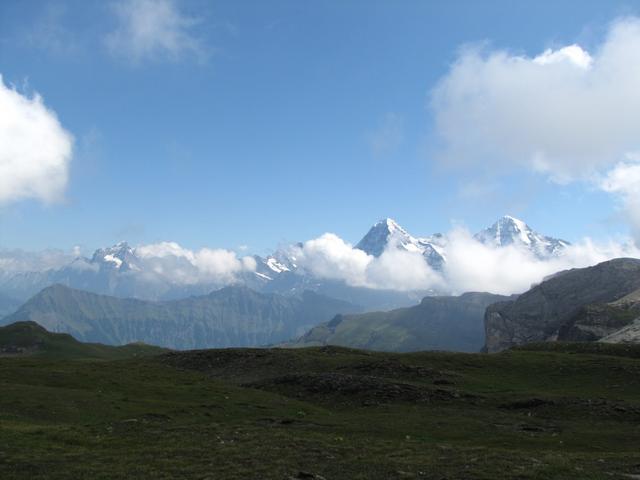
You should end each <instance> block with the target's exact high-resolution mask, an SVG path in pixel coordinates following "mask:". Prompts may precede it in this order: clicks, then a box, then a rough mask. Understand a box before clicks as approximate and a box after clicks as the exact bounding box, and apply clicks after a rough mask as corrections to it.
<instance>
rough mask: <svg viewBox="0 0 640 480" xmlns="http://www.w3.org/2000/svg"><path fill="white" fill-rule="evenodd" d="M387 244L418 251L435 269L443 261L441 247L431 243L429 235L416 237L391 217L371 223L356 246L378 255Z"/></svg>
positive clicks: (409, 250)
mask: <svg viewBox="0 0 640 480" xmlns="http://www.w3.org/2000/svg"><path fill="white" fill-rule="evenodd" d="M389 246H391V247H395V248H398V249H400V250H406V251H407V252H415V253H419V254H421V255H423V256H424V257H425V259H426V260H427V263H429V265H431V266H432V267H433V268H436V269H439V268H441V267H442V264H443V262H444V256H443V252H442V249H441V247H440V246H439V245H437V244H435V243H433V242H432V241H431V238H430V237H427V238H416V237H414V236H413V235H411V234H409V232H407V230H405V229H404V228H402V227H401V226H400V225H399V224H398V223H397V222H396V221H395V220H393V219H391V218H384V219H382V220H380V221H379V222H377V223H376V224H375V225H373V226H372V227H371V229H370V230H369V232H367V234H366V235H365V236H364V237H363V238H362V240H360V241H359V242H358V244H357V245H356V248H358V249H360V250H362V251H364V252H365V253H367V254H369V255H373V256H374V257H379V256H380V255H382V253H383V252H384V251H385V249H387V248H388V247H389Z"/></svg>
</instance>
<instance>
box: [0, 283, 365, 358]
mask: <svg viewBox="0 0 640 480" xmlns="http://www.w3.org/2000/svg"><path fill="white" fill-rule="evenodd" d="M360 310H361V308H360V307H357V306H355V305H351V304H349V303H346V302H343V301H340V300H335V299H332V298H328V297H324V296H322V295H318V294H316V293H314V292H311V291H305V292H303V293H302V294H301V295H295V296H288V297H285V296H282V295H277V294H264V293H258V292H255V291H253V290H251V289H249V288H247V287H242V286H234V287H225V288H223V289H220V290H216V291H214V292H211V293H209V294H208V295H202V296H194V297H188V298H184V299H181V300H172V301H164V302H152V301H145V300H139V299H133V298H117V297H112V296H107V295H99V294H95V293H91V292H86V291H83V290H76V289H72V288H69V287H67V286H64V285H60V284H56V285H52V286H50V287H47V288H45V289H44V290H42V291H41V292H40V293H38V294H37V295H35V296H34V297H32V298H31V299H30V300H29V301H27V302H26V303H25V304H24V305H22V306H21V307H20V308H19V309H18V310H17V311H16V312H14V313H13V314H11V315H9V316H7V317H5V318H4V319H2V320H1V323H2V324H5V325H8V324H11V323H15V322H36V323H38V324H39V325H41V326H43V327H45V328H46V329H47V330H49V331H50V332H58V333H60V332H63V333H68V334H71V335H73V337H74V338H76V339H78V340H80V341H83V342H99V343H104V344H108V345H124V344H128V343H132V342H144V343H147V344H152V345H159V346H162V347H168V348H178V349H194V348H215V347H229V346H234V347H246V346H259V345H267V344H273V343H279V342H283V341H285V340H288V339H290V338H293V337H297V336H299V335H301V334H303V333H304V332H305V331H307V330H308V329H310V328H312V327H314V326H315V325H317V324H319V323H321V322H323V321H327V320H329V319H331V318H332V317H334V316H335V315H336V314H338V313H350V312H358V311H360Z"/></svg>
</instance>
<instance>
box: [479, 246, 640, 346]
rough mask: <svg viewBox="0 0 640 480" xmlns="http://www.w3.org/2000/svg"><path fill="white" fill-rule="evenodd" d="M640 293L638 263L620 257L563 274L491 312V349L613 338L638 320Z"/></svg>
mask: <svg viewBox="0 0 640 480" xmlns="http://www.w3.org/2000/svg"><path fill="white" fill-rule="evenodd" d="M639 289H640V260H638V259H632V258H618V259H614V260H610V261H607V262H603V263H600V264H598V265H595V266H593V267H588V268H580V269H573V270H567V271H564V272H560V273H559V274H556V275H554V276H552V277H550V278H548V279H547V280H545V281H543V282H542V283H541V284H539V285H537V286H535V287H533V288H532V289H531V290H529V291H528V292H526V293H524V294H522V295H520V297H518V299H517V300H515V301H509V302H500V303H496V304H494V305H490V306H489V307H488V308H487V310H486V312H485V336H486V351H488V352H497V351H500V350H504V349H506V348H509V347H512V346H514V345H521V344H524V343H530V342H540V341H557V340H560V341H595V340H599V339H601V338H603V337H606V336H609V335H611V334H612V333H614V332H616V331H618V330H620V329H621V328H623V327H625V326H627V325H629V324H630V323H632V322H633V320H634V319H635V318H636V317H637V315H636V314H635V309H636V307H635V306H634V305H637V304H638V302H634V298H635V297H634V294H635V292H636V290H639ZM630 294H631V295H630ZM625 297H626V298H625ZM638 297H640V295H638Z"/></svg>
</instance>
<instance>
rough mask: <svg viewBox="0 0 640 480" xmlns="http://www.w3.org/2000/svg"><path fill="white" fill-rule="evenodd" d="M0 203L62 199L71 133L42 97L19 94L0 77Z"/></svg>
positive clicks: (66, 180)
mask: <svg viewBox="0 0 640 480" xmlns="http://www.w3.org/2000/svg"><path fill="white" fill-rule="evenodd" d="M0 112H2V115H0V204H8V203H13V202H16V201H19V200H24V199H29V198H31V199H36V200H39V201H42V202H44V203H53V202H56V201H60V200H61V199H62V198H63V195H64V191H65V189H66V186H67V182H68V177H69V164H70V162H71V158H72V154H73V137H72V135H71V134H70V133H69V132H68V131H67V130H65V129H64V128H63V127H62V125H61V124H60V121H59V120H58V117H57V115H56V113H55V112H54V111H53V110H51V109H49V108H47V106H46V105H45V104H44V101H43V99H42V97H41V96H40V95H39V94H37V93H36V94H34V95H33V96H32V97H28V96H26V95H23V94H21V93H20V92H19V91H17V90H16V89H15V88H12V87H10V86H7V85H5V83H4V81H3V79H2V76H0Z"/></svg>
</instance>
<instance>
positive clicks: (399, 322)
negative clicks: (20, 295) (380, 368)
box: [293, 292, 509, 352]
mask: <svg viewBox="0 0 640 480" xmlns="http://www.w3.org/2000/svg"><path fill="white" fill-rule="evenodd" d="M508 298H509V297H504V296H501V295H493V294H490V293H477V292H474V293H465V294H463V295H460V296H457V297H455V296H441V297H437V296H436V297H425V298H424V299H423V300H422V302H421V303H420V304H419V305H416V306H414V307H409V308H401V309H397V310H392V311H390V312H372V313H365V314H360V315H337V316H336V317H335V318H334V319H333V320H331V321H330V322H327V323H323V324H321V325H318V326H317V327H315V328H313V329H311V330H310V331H309V332H307V333H306V334H305V335H304V336H302V337H301V338H300V339H298V340H297V341H296V342H295V343H294V344H293V346H295V347H303V346H317V345H339V346H343V347H353V348H364V349H369V350H383V351H394V352H408V351H419V350H451V351H460V352H478V351H479V350H480V349H481V348H482V346H483V344H484V331H483V323H482V321H483V316H484V311H485V309H486V308H487V305H490V304H492V303H494V302H497V301H501V300H506V299H508Z"/></svg>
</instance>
